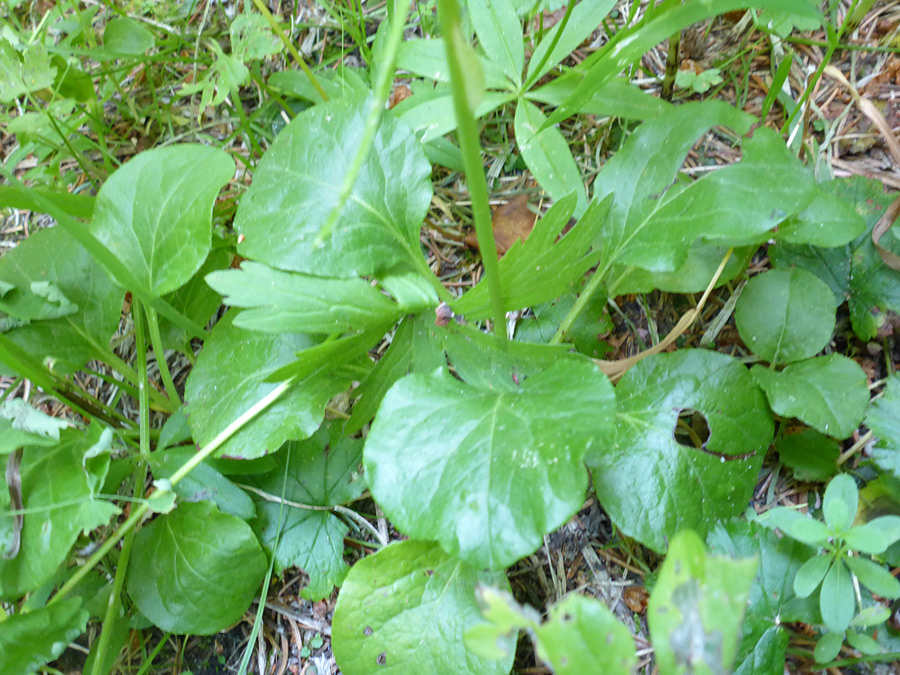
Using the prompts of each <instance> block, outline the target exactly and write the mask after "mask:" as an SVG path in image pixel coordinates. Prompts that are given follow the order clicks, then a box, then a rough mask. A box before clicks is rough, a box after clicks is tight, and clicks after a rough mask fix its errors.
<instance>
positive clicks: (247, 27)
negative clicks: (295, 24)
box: [230, 12, 284, 61]
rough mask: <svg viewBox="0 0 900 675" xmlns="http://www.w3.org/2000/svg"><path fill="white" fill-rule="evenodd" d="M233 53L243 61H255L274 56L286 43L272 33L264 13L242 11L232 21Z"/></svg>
mask: <svg viewBox="0 0 900 675" xmlns="http://www.w3.org/2000/svg"><path fill="white" fill-rule="evenodd" d="M230 33H231V55H232V56H233V57H235V58H236V59H240V60H241V61H254V60H256V59H264V58H266V57H267V56H274V55H275V54H278V53H280V52H281V50H282V49H284V43H283V42H282V41H281V40H279V39H278V37H277V36H275V35H272V30H271V28H270V27H269V22H268V21H266V19H265V17H264V16H263V15H262V14H257V13H256V12H242V13H241V14H240V15H239V16H237V17H235V19H234V21H232V22H231V28H230Z"/></svg>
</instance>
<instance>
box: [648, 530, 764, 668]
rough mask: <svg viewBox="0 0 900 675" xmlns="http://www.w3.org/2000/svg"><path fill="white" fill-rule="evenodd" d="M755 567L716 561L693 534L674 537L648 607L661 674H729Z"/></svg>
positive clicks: (751, 563)
mask: <svg viewBox="0 0 900 675" xmlns="http://www.w3.org/2000/svg"><path fill="white" fill-rule="evenodd" d="M757 563H758V560H756V559H755V558H750V559H744V560H729V559H727V558H716V557H712V556H710V555H708V554H707V553H706V551H705V550H704V548H703V542H702V541H701V539H700V537H698V536H697V535H696V534H695V533H694V532H692V531H690V530H684V531H682V532H679V533H678V534H677V535H675V537H674V538H673V539H672V544H671V545H670V546H669V554H668V555H667V556H666V560H665V562H664V563H663V566H662V569H661V570H660V572H659V580H658V581H657V583H656V588H654V590H653V595H651V596H650V604H649V605H648V606H647V623H648V624H649V625H650V631H651V633H652V635H653V646H654V650H655V652H656V659H657V663H658V665H659V669H660V671H661V672H666V673H675V672H682V670H681V669H684V668H687V669H689V670H693V671H694V672H703V671H706V672H710V673H727V672H730V668H731V663H732V661H734V657H735V656H736V655H737V651H738V638H739V635H740V631H741V624H742V622H743V617H744V610H745V608H746V605H747V596H748V594H749V592H750V586H751V584H752V583H753V579H754V576H755V575H756V568H757ZM701 668H702V670H701Z"/></svg>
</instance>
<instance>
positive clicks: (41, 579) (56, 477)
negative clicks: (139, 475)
mask: <svg viewBox="0 0 900 675" xmlns="http://www.w3.org/2000/svg"><path fill="white" fill-rule="evenodd" d="M107 445H108V439H106V438H104V436H103V435H102V434H101V433H100V429H99V428H98V427H97V426H96V425H93V426H92V427H91V428H90V429H89V431H88V432H83V431H79V430H75V429H71V430H65V431H63V432H61V433H60V440H59V443H58V444H57V445H56V446H55V447H26V448H24V450H23V453H22V464H21V466H20V467H19V475H20V477H21V486H22V489H21V492H22V502H23V506H24V509H25V511H26V513H25V516H24V526H23V528H22V540H21V547H20V549H19V553H18V555H17V556H16V557H15V558H13V559H12V560H4V559H2V558H0V598H3V599H9V600H11V599H14V598H18V597H19V596H21V595H23V594H25V593H27V592H29V591H33V590H34V589H36V588H38V587H39V586H41V584H43V583H45V582H46V581H48V580H49V579H50V578H51V577H52V576H53V575H54V573H55V572H56V570H57V568H58V567H59V566H60V565H61V564H62V563H63V562H64V561H65V559H66V557H67V556H68V555H69V551H70V549H71V548H72V546H73V544H74V543H75V540H76V539H77V538H78V535H79V534H81V532H90V531H91V530H93V529H94V528H96V527H99V526H101V525H105V524H106V523H108V522H109V519H110V518H112V517H113V516H114V515H115V514H116V513H118V512H119V509H117V508H116V506H115V505H114V504H111V503H110V502H106V501H102V500H100V499H98V498H97V496H96V495H97V493H98V492H99V491H100V487H101V486H102V484H103V478H104V477H105V476H106V471H107V470H108V468H109V454H108V452H107V451H106V450H105V448H106V446H107ZM94 453H98V454H97V456H96V457H95V458H94V459H92V458H91V457H92V454H94ZM4 464H5V463H4ZM0 490H3V491H4V492H6V491H7V485H6V481H5V479H0ZM0 517H2V518H3V519H6V518H8V517H9V514H8V513H0ZM0 625H2V624H0Z"/></svg>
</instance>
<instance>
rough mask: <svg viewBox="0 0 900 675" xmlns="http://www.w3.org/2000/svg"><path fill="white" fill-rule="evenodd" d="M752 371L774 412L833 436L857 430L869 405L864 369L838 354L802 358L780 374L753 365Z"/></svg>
mask: <svg viewBox="0 0 900 675" xmlns="http://www.w3.org/2000/svg"><path fill="white" fill-rule="evenodd" d="M751 372H752V373H753V377H754V378H756V381H757V383H759V386H761V387H762V388H763V389H764V390H765V392H766V396H767V397H768V399H769V405H771V406H772V410H773V411H775V412H776V413H777V414H779V415H781V416H782V417H796V418H797V419H800V420H802V421H804V422H806V423H807V424H808V425H810V426H811V427H813V428H814V429H817V430H818V431H821V432H822V433H824V434H828V435H829V436H833V437H835V438H848V437H849V436H850V435H851V434H852V433H853V432H854V431H856V429H857V427H859V423H860V422H862V419H863V417H864V416H865V414H866V408H867V407H868V405H869V389H868V387H867V386H866V373H865V371H864V370H863V369H862V368H861V367H860V365H859V364H858V363H857V362H856V361H854V360H853V359H849V358H847V357H846V356H842V355H840V354H828V355H827V356H819V357H817V358H815V359H809V360H808V361H801V362H800V363H795V364H793V365H790V366H788V367H787V368H785V369H784V370H782V371H781V372H780V373H779V372H775V371H773V370H769V369H768V368H764V367H763V366H753V369H752V370H751Z"/></svg>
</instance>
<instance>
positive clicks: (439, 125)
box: [391, 85, 516, 144]
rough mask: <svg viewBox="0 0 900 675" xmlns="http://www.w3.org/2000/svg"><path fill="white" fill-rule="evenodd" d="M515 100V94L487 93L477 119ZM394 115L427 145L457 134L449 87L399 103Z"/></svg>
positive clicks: (482, 100) (476, 113)
mask: <svg viewBox="0 0 900 675" xmlns="http://www.w3.org/2000/svg"><path fill="white" fill-rule="evenodd" d="M515 98H516V95H515V94H513V93H508V92H497V91H486V92H484V95H483V96H482V97H481V100H480V101H479V103H478V105H477V106H476V107H475V112H474V115H475V118H476V119H477V118H479V117H483V116H485V115H487V114H488V113H489V112H491V111H493V110H496V109H497V108H499V107H500V106H501V105H504V104H506V103H509V102H510V101H512V100H514V99H515ZM391 112H393V113H394V114H395V115H396V116H397V117H398V118H399V119H400V120H402V121H403V122H404V123H405V124H407V125H409V127H410V128H411V129H412V130H413V132H415V134H416V136H417V137H418V139H419V141H420V142H421V143H423V144H424V143H429V144H430V143H433V142H434V141H436V140H437V139H439V138H442V137H443V136H444V134H449V133H450V132H451V131H455V130H456V113H454V111H453V95H452V94H451V93H450V90H449V89H448V88H447V87H443V86H441V85H438V87H437V88H435V89H434V90H432V91H427V92H421V91H420V92H418V93H416V94H415V95H413V96H410V97H409V98H408V99H406V100H405V101H401V102H400V103H398V104H397V107H395V108H394V109H393V110H392V111H391Z"/></svg>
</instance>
